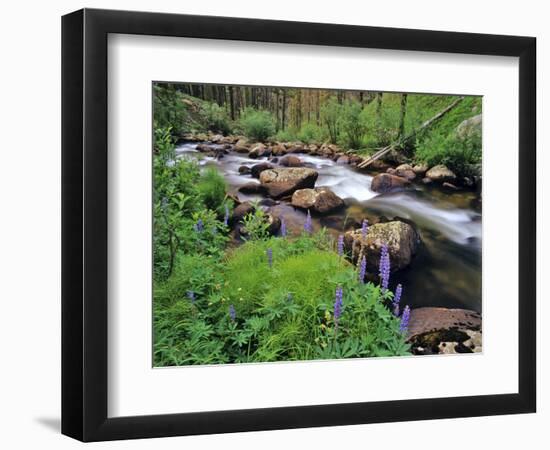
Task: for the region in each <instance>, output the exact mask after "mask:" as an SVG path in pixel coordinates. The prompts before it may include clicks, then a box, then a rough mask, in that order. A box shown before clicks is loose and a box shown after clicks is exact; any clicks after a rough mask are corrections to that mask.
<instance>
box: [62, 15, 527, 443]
mask: <svg viewBox="0 0 550 450" xmlns="http://www.w3.org/2000/svg"><path fill="white" fill-rule="evenodd" d="M109 33H123V34H136V35H151V36H178V37H193V38H209V39H222V40H239V41H259V42H277V43H288V44H310V45H326V46H343V47H368V48H377V49H391V50H413V51H425V52H426V51H427V52H446V53H464V54H477V55H501V56H515V57H518V58H519V105H518V107H519V142H518V152H519V167H518V175H519V292H518V305H519V317H518V327H519V386H518V393H512V394H501V395H480V396H469V397H453V398H430V399H421V400H400V401H379V402H368V403H347V404H337V405H312V406H289V407H277V408H263V409H247V410H234V411H211V412H199V413H183V414H167V415H152V416H151V415H146V416H134V417H117V418H108V416H107V398H108V397H107V395H108V383H107V364H108V363H107V315H108V313H107V193H108V185H107V98H108V97H107V96H108V92H107V36H108V34H109ZM535 90H536V39H535V38H533V37H517V36H502V35H487V34H471V33H456V32H439V31H422V30H409V29H394V28H377V27H363V26H350V25H333V24H320V23H301V22H285V21H271V20H257V19H243V18H227V17H207V16H191V15H172V14H157V13H144V12H128V11H109V10H95V9H83V10H80V11H76V12H74V13H71V14H68V15H66V16H64V17H63V18H62V433H63V434H66V435H68V436H71V437H73V438H76V439H79V440H82V441H102V440H113V439H131V438H149V437H161V436H177V435H191V434H211V433H226V432H238V431H255V430H273V429H282V428H299V427H319V426H329V425H349V424H362V423H377V422H398V421H408V420H425V419H438V418H454V417H466V416H486V415H497V414H515V413H530V412H535V408H536V345H535V344H536V342H535V336H536V328H535V324H536V320H535V319H536V317H535V314H536V311H535V304H536V270H535V269H536V253H535V252H536V154H535V144H536V142H535V139H536V105H535Z"/></svg>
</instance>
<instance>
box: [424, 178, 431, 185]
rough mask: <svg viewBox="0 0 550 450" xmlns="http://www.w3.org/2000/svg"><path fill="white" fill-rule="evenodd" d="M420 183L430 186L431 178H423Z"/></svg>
mask: <svg viewBox="0 0 550 450" xmlns="http://www.w3.org/2000/svg"><path fill="white" fill-rule="evenodd" d="M422 183H423V184H426V185H427V184H432V183H433V181H432V179H431V178H428V177H424V178H422Z"/></svg>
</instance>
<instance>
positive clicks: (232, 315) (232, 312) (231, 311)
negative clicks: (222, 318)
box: [229, 305, 237, 322]
mask: <svg viewBox="0 0 550 450" xmlns="http://www.w3.org/2000/svg"><path fill="white" fill-rule="evenodd" d="M229 318H230V319H231V322H235V319H236V318H237V311H235V307H234V306H233V305H229Z"/></svg>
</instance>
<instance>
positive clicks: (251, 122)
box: [240, 108, 275, 141]
mask: <svg viewBox="0 0 550 450" xmlns="http://www.w3.org/2000/svg"><path fill="white" fill-rule="evenodd" d="M240 126H241V127H242V129H243V131H244V133H245V134H246V135H247V136H248V137H250V138H252V139H255V140H257V141H265V140H266V139H267V138H268V137H269V136H271V135H272V134H273V133H275V121H274V120H273V116H272V115H271V113H270V112H269V111H264V110H256V109H253V108H246V109H245V110H244V112H243V113H242V115H241V119H240Z"/></svg>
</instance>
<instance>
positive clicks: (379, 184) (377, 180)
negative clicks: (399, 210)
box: [370, 173, 411, 194]
mask: <svg viewBox="0 0 550 450" xmlns="http://www.w3.org/2000/svg"><path fill="white" fill-rule="evenodd" d="M410 184H411V183H410V181H409V180H407V179H405V178H401V177H398V176H395V175H390V174H389V173H380V174H378V175H376V176H375V177H374V178H373V179H372V182H371V186H370V187H371V189H372V190H373V191H374V192H379V193H381V194H382V193H386V192H396V191H402V190H405V189H406V188H407V187H409V186H410Z"/></svg>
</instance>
